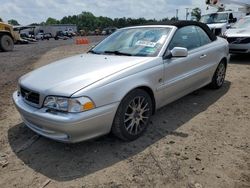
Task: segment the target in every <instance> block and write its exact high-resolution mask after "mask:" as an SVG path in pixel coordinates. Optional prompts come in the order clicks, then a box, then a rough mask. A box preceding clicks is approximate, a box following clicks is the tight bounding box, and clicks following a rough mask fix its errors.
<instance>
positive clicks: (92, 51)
mask: <svg viewBox="0 0 250 188" xmlns="http://www.w3.org/2000/svg"><path fill="white" fill-rule="evenodd" d="M88 53H92V54H101V53H99V52H96V51H94V50H89V51H88Z"/></svg>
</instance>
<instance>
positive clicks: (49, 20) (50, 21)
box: [45, 17, 60, 25]
mask: <svg viewBox="0 0 250 188" xmlns="http://www.w3.org/2000/svg"><path fill="white" fill-rule="evenodd" d="M58 23H60V22H59V21H58V20H57V19H55V18H51V17H49V18H48V19H47V20H46V22H45V24H46V25H53V24H58Z"/></svg>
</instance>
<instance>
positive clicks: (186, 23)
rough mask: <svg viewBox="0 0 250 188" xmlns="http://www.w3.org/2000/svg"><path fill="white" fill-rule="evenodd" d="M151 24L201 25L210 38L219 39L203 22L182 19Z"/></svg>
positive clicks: (179, 26)
mask: <svg viewBox="0 0 250 188" xmlns="http://www.w3.org/2000/svg"><path fill="white" fill-rule="evenodd" d="M147 25H149V24H147ZM150 25H173V26H176V27H178V28H182V27H185V26H192V25H195V26H198V27H201V28H202V29H203V30H204V31H205V32H206V33H207V35H208V36H209V38H210V39H211V40H212V41H215V40H216V39H217V37H216V36H215V34H214V33H213V32H212V31H211V30H210V28H209V27H208V26H207V25H206V24H204V23H201V22H196V21H186V20H180V21H165V22H160V23H159V22H158V23H154V24H150Z"/></svg>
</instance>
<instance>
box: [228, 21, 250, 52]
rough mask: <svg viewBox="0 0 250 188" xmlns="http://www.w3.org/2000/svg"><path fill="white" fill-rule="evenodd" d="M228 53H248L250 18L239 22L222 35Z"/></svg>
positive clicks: (249, 50)
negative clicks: (227, 43)
mask: <svg viewBox="0 0 250 188" xmlns="http://www.w3.org/2000/svg"><path fill="white" fill-rule="evenodd" d="M224 37H225V38H226V39H227V41H228V42H229V51H230V53H233V54H237V53H250V16H246V17H245V18H243V19H241V20H239V21H238V22H237V23H236V24H235V25H234V26H233V27H232V28H231V29H228V30H227V31H226V32H225V33H224Z"/></svg>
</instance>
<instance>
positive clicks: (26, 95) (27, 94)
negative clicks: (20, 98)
mask: <svg viewBox="0 0 250 188" xmlns="http://www.w3.org/2000/svg"><path fill="white" fill-rule="evenodd" d="M30 94H31V92H27V93H24V98H25V99H26V100H28V99H29V96H30Z"/></svg>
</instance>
